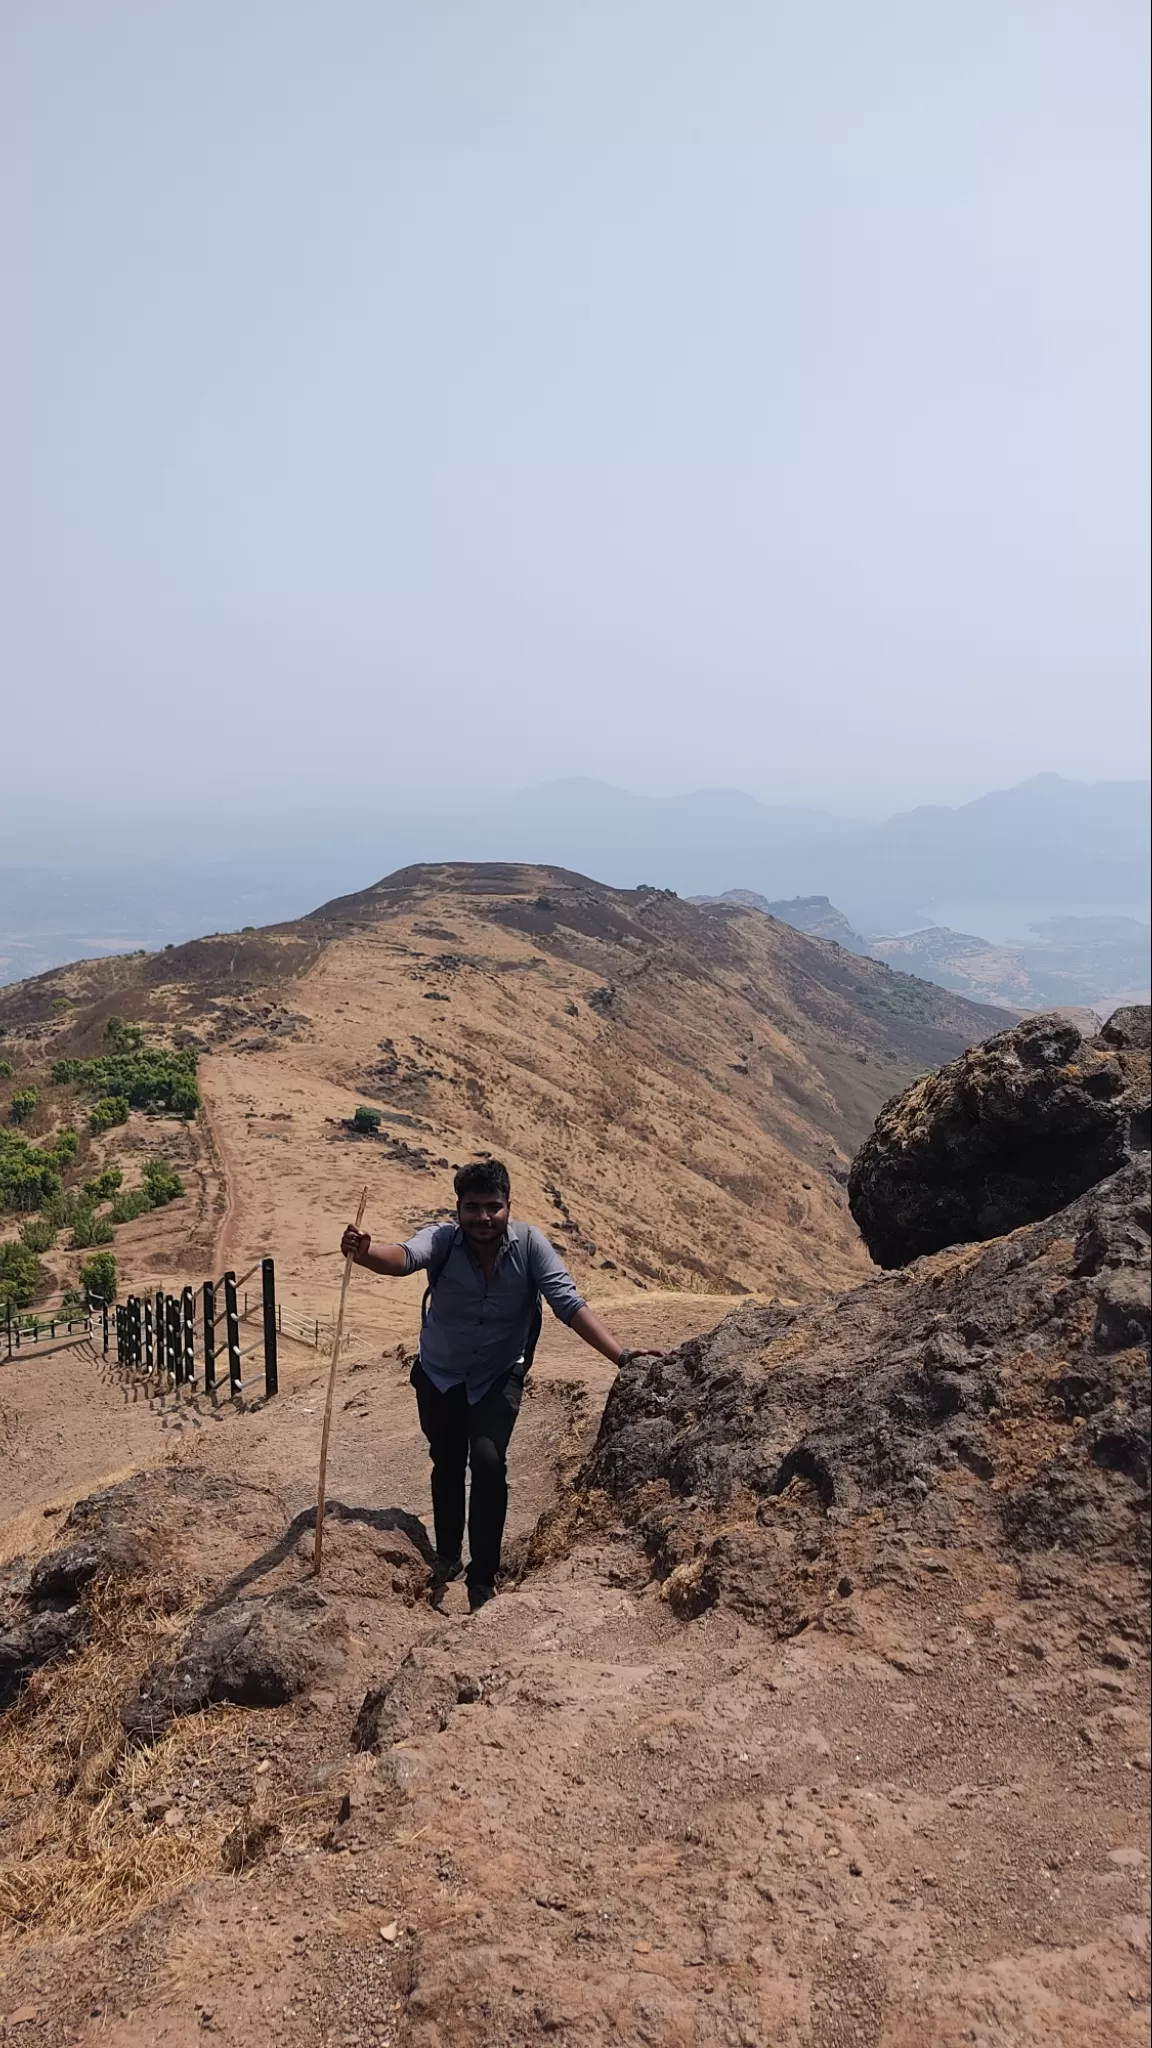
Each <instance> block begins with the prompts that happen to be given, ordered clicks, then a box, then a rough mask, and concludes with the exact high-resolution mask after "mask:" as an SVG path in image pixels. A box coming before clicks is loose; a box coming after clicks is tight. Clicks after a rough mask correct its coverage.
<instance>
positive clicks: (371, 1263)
mask: <svg viewBox="0 0 1152 2048" xmlns="http://www.w3.org/2000/svg"><path fill="white" fill-rule="evenodd" d="M340 1249H341V1251H342V1252H343V1254H344V1257H345V1258H346V1259H351V1260H352V1262H353V1264H354V1265H357V1266H366V1267H367V1268H368V1271H369V1272H370V1273H386V1274H388V1275H389V1277H390V1278H391V1279H393V1280H399V1279H400V1278H402V1276H403V1275H404V1274H405V1273H410V1272H411V1270H412V1268H411V1266H410V1264H409V1260H408V1252H407V1249H406V1248H405V1246H404V1245H402V1244H384V1245H381V1247H380V1249H379V1251H375V1252H374V1251H373V1250H372V1238H371V1234H370V1233H369V1232H368V1231H367V1230H357V1228H356V1225H355V1224H354V1223H350V1224H349V1225H348V1228H347V1230H346V1231H345V1232H344V1235H343V1237H342V1238H341V1239H340Z"/></svg>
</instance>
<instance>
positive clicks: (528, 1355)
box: [513, 1223, 544, 1372]
mask: <svg viewBox="0 0 1152 2048" xmlns="http://www.w3.org/2000/svg"><path fill="white" fill-rule="evenodd" d="M513 1231H514V1233H515V1238H516V1243H517V1244H518V1245H519V1246H520V1249H521V1252H522V1253H523V1255H524V1271H525V1273H526V1274H527V1276H528V1285H529V1287H532V1275H531V1273H530V1272H529V1270H528V1248H529V1239H530V1237H531V1233H532V1225H531V1224H530V1223H517V1224H514V1225H513ZM543 1321H544V1303H543V1300H542V1299H541V1295H540V1290H539V1288H538V1287H537V1288H534V1289H533V1292H532V1314H531V1315H530V1317H529V1318H528V1330H527V1334H526V1336H525V1338H524V1371H525V1372H527V1370H528V1368H529V1366H530V1365H531V1363H532V1360H533V1359H534V1358H535V1356H536V1346H537V1344H538V1343H539V1342H540V1329H541V1325H542V1324H543Z"/></svg>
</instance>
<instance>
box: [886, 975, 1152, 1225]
mask: <svg viewBox="0 0 1152 2048" xmlns="http://www.w3.org/2000/svg"><path fill="white" fill-rule="evenodd" d="M1147 1019H1148V1012H1147V1011H1146V1010H1143V1011H1142V1010H1128V1011H1121V1012H1118V1013H1117V1018H1114V1019H1113V1020H1112V1023H1111V1024H1110V1025H1109V1026H1107V1027H1106V1028H1105V1031H1104V1032H1101V1034H1100V1036H1099V1037H1097V1038H1091V1039H1085V1038H1082V1037H1081V1034H1080V1032H1079V1031H1078V1030H1077V1029H1076V1026H1075V1025H1074V1024H1070V1023H1068V1022H1067V1021H1066V1020H1065V1019H1064V1018H1061V1017H1057V1016H1051V1017H1030V1018H1028V1019H1027V1020H1026V1021H1025V1022H1024V1023H1023V1024H1018V1025H1017V1026H1016V1027H1015V1028H1014V1029H1013V1030H1012V1031H1003V1032H1001V1033H1000V1034H999V1035H998V1036H997V1037H996V1038H990V1039H989V1040H988V1041H987V1043H986V1044H984V1045H978V1046H975V1047H973V1049H972V1050H971V1051H970V1052H966V1053H965V1054H963V1056H962V1057H961V1058H960V1059H958V1060H954V1061H953V1062H952V1064H951V1065H950V1066H947V1067H944V1068H942V1069H941V1071H940V1072H939V1073H937V1074H930V1075H928V1076H926V1077H925V1079H924V1080H922V1081H917V1082H916V1083H915V1084H914V1085H913V1086H912V1087H911V1088H909V1089H908V1090H907V1091H906V1093H905V1094H903V1095H900V1096H897V1097H896V1098H895V1100H894V1101H892V1102H889V1103H888V1104H886V1106H885V1107H884V1109H883V1110H882V1111H881V1113H880V1115H879V1117H878V1118H877V1120H876V1128H875V1130H874V1131H873V1133H872V1135H871V1137H870V1138H868V1139H867V1140H866V1141H865V1143H864V1144H863V1145H862V1146H861V1148H860V1151H859V1152H858V1153H857V1155H856V1158H855V1160H854V1161H853V1164H852V1170H851V1173H850V1174H849V1177H848V1200H849V1205H850V1207H851V1210H852V1214H853V1216H854V1217H855V1219H856V1222H857V1223H858V1225H859V1227H860V1231H861V1234H862V1236H863V1238H864V1241H865V1243H866V1244H867V1246H868V1249H869V1251H870V1252H871V1254H872V1256H873V1258H874V1259H875V1260H876V1262H877V1264H878V1265H881V1266H904V1265H907V1264H908V1263H909V1262H910V1261H911V1260H912V1259H916V1258H920V1257H922V1256H923V1254H924V1253H926V1252H935V1251H940V1250H942V1249H943V1248H944V1247H945V1246H946V1245H955V1244H965V1243H971V1242H973V1241H975V1240H982V1239H986V1238H990V1237H999V1236H1002V1235H1003V1234H1004V1233H1005V1232H1007V1231H1010V1230H1017V1229H1019V1228H1020V1226H1021V1225H1022V1224H1026V1223H1034V1222H1037V1221H1039V1219H1040V1218H1041V1217H1044V1216H1051V1215H1054V1214H1055V1212H1056V1211H1057V1210H1058V1209H1062V1208H1064V1207H1065V1206H1066V1205H1067V1204H1068V1203H1069V1202H1072V1201H1074V1200H1075V1199H1076V1197H1077V1196H1078V1195H1081V1194H1083V1193H1085V1192H1086V1190H1087V1189H1088V1188H1090V1187H1094V1186H1095V1185H1096V1184H1097V1183H1098V1182H1099V1181H1101V1180H1103V1179H1104V1178H1105V1177H1106V1176H1107V1175H1108V1174H1110V1173H1115V1172H1116V1171H1118V1169H1119V1168H1120V1167H1122V1166H1123V1165H1124V1164H1125V1163H1126V1161H1128V1160H1130V1159H1132V1158H1133V1157H1134V1156H1136V1154H1137V1153H1138V1152H1141V1151H1147V1149H1148V1126H1149V1085H1148V1081H1149V1061H1148V1051H1147V1046H1148V1022H1147ZM1109 1031H1110V1032H1111V1034H1112V1035H1111V1036H1108V1035H1107V1034H1108V1032H1109Z"/></svg>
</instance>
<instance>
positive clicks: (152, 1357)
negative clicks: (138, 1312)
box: [144, 1297, 156, 1379]
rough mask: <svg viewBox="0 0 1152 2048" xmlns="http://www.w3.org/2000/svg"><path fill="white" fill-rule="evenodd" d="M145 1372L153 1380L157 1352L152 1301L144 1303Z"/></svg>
mask: <svg viewBox="0 0 1152 2048" xmlns="http://www.w3.org/2000/svg"><path fill="white" fill-rule="evenodd" d="M144 1370H145V1372H146V1373H147V1374H148V1377H149V1379H151V1377H152V1374H153V1373H154V1372H155V1370H156V1352H155V1349H154V1347H153V1343H152V1301H151V1297H149V1299H148V1300H147V1301H146V1302H145V1303H144Z"/></svg>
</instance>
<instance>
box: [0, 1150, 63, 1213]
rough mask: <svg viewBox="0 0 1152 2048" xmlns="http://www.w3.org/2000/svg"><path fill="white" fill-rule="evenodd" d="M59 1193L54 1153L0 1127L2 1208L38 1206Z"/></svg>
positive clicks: (37, 1207)
mask: <svg viewBox="0 0 1152 2048" xmlns="http://www.w3.org/2000/svg"><path fill="white" fill-rule="evenodd" d="M59 1193H60V1172H59V1168H58V1166H57V1162H56V1159H55V1156H54V1155H53V1154H52V1153H50V1152H45V1151H43V1150H42V1149H41V1148H40V1147H38V1146H36V1145H32V1144H30V1143H29V1141H28V1139H27V1138H24V1137H20V1136H18V1135H17V1134H16V1133H15V1132H13V1131H4V1130H0V1209H23V1210H25V1211H27V1210H29V1209H39V1208H40V1207H41V1205H42V1204H43V1203H44V1202H49V1201H51V1200H53V1198H54V1197H56V1196H57V1195H59Z"/></svg>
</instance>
